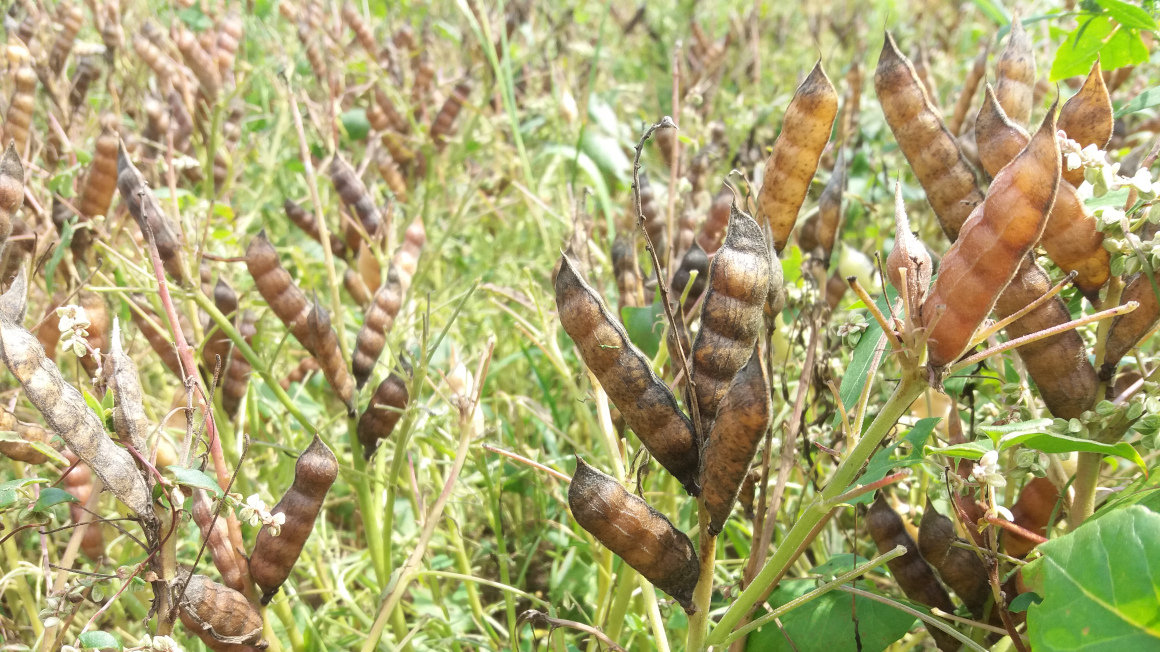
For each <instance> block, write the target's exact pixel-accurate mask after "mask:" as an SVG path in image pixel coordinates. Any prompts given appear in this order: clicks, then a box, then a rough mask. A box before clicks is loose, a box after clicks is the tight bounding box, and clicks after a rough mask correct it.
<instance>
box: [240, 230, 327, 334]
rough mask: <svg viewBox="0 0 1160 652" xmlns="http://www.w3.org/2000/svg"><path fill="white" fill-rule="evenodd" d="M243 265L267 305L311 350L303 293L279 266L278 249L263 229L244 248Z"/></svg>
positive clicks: (307, 307)
mask: <svg viewBox="0 0 1160 652" xmlns="http://www.w3.org/2000/svg"><path fill="white" fill-rule="evenodd" d="M246 268H247V269H249V270H250V276H252V277H253V279H254V285H256V286H257V288H258V292H259V293H260V294H261V295H262V298H263V299H265V300H266V303H267V304H268V305H269V306H270V310H272V311H273V312H274V314H275V315H277V317H278V319H280V320H282V323H283V324H285V325H286V328H287V330H289V331H290V332H291V333H292V334H293V335H294V339H296V340H298V343H299V344H301V345H302V347H303V348H305V349H306V350H307V351H308V352H310V353H311V354H313V353H314V346H313V341H312V340H311V337H310V328H309V326H307V320H308V319H309V317H310V303H309V301H307V299H306V294H305V293H303V292H302V290H301V289H300V288H299V287H298V286H297V285H295V284H294V279H292V278H291V277H290V272H287V271H286V269H285V268H284V267H282V262H281V261H280V260H278V252H277V251H275V250H274V245H272V244H270V241H269V240H268V239H267V238H266V230H265V229H263V230H261V231H259V232H258V235H256V236H254V239H253V240H250V245H249V246H248V247H247V248H246Z"/></svg>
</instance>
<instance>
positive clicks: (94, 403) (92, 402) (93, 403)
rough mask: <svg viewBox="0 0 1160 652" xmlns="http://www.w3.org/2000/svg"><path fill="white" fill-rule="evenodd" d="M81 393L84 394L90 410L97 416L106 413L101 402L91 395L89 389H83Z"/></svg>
mask: <svg viewBox="0 0 1160 652" xmlns="http://www.w3.org/2000/svg"><path fill="white" fill-rule="evenodd" d="M81 393H82V394H84V397H85V404H86V405H88V406H89V409H90V410H92V411H93V412H96V413H97V416H100V415H102V414H104V413H105V408H103V407H101V402H100V401H98V400H97V397H95V396H93V395H92V394H90V393H89V391H88V390H87V389H82V390H81Z"/></svg>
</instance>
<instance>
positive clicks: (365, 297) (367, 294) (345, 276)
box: [342, 267, 371, 310]
mask: <svg viewBox="0 0 1160 652" xmlns="http://www.w3.org/2000/svg"><path fill="white" fill-rule="evenodd" d="M342 286H343V287H344V288H346V291H347V292H348V293H349V294H350V298H352V299H354V302H355V303H357V304H358V305H359V307H360V308H363V309H364V310H365V309H366V307H367V306H369V305H370V303H371V291H370V288H368V287H367V284H366V282H365V281H364V280H363V277H362V276H361V275H360V274H359V273H358V272H356V271H354V268H352V267H347V268H346V271H344V272H343V273H342Z"/></svg>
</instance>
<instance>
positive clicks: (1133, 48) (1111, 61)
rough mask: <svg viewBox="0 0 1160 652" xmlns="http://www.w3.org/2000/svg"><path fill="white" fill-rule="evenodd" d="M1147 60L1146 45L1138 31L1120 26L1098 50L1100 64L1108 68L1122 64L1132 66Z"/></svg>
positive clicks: (1118, 66) (1122, 65) (1114, 67)
mask: <svg viewBox="0 0 1160 652" xmlns="http://www.w3.org/2000/svg"><path fill="white" fill-rule="evenodd" d="M1147 60H1148V46H1146V45H1144V40H1143V39H1141V38H1140V33H1139V32H1137V31H1135V30H1131V29H1126V28H1123V27H1121V28H1120V29H1118V30H1116V33H1115V34H1112V37H1111V38H1110V39H1108V42H1107V44H1106V45H1104V47H1103V49H1101V50H1100V65H1101V66H1104V65H1106V66H1107V67H1108V68H1107V69H1108V70H1115V69H1116V68H1122V67H1124V66H1134V65H1136V64H1140V63H1144V62H1145V61H1147Z"/></svg>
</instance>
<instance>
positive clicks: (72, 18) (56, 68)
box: [48, 2, 85, 75]
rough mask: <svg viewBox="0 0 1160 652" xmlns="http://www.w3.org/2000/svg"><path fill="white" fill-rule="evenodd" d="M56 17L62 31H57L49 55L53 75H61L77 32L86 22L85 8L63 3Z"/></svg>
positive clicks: (49, 66)
mask: <svg viewBox="0 0 1160 652" xmlns="http://www.w3.org/2000/svg"><path fill="white" fill-rule="evenodd" d="M56 18H57V21H58V22H59V23H60V31H59V32H57V34H56V40H54V41H53V42H52V52H51V53H50V54H49V55H48V68H49V70H51V71H52V74H53V75H59V74H60V71H61V70H63V69H64V62H65V60H67V59H68V54H69V52H72V48H73V43H74V42H75V41H76V38H77V33H78V32H80V31H81V25H83V24H84V22H85V10H84V7H82V6H80V5H79V4H73V3H71V2H68V3H63V4H61V6H60V9H59V11H58V12H57V15H56Z"/></svg>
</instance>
